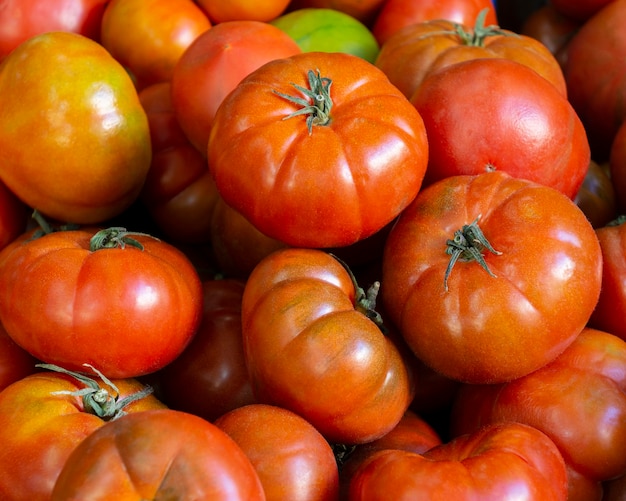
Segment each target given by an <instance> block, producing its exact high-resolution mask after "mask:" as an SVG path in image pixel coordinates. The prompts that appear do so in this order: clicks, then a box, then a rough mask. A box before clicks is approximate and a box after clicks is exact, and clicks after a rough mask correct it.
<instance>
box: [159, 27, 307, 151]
mask: <svg viewBox="0 0 626 501" xmlns="http://www.w3.org/2000/svg"><path fill="white" fill-rule="evenodd" d="M300 52H301V50H300V47H298V44H297V43H296V42H295V40H293V38H291V37H290V36H289V35H287V33H285V32H284V31H282V30H281V29H279V28H277V27H276V26H272V25H271V24H268V23H263V22H260V21H229V22H223V23H220V24H218V25H216V26H213V27H212V28H211V29H210V30H208V31H206V32H205V33H203V34H201V35H200V36H198V37H197V38H196V39H195V40H194V42H193V43H192V44H191V45H190V46H189V47H188V48H187V50H185V52H184V53H183V54H182V56H181V57H180V58H179V60H178V63H177V64H176V66H175V67H174V73H173V75H172V91H171V92H172V103H173V106H174V112H175V113H176V117H177V118H178V122H179V124H180V126H181V128H182V129H183V131H184V132H185V134H186V135H187V137H188V138H189V141H191V144H193V145H194V146H195V147H196V148H197V149H198V151H200V152H201V153H202V155H206V149H207V144H208V141H209V132H210V130H211V125H212V124H213V118H214V117H215V112H216V110H217V108H218V107H219V105H220V104H221V103H222V100H223V99H224V97H226V95H227V94H228V93H229V92H230V91H232V90H233V89H234V88H235V87H236V86H237V84H238V83H239V82H240V81H241V80H242V79H243V78H244V77H246V76H247V75H248V74H249V73H251V72H252V71H253V70H256V69H257V68H258V67H259V66H262V65H263V64H265V63H267V62H269V61H272V60H273V59H278V58H283V57H287V56H291V55H293V54H299V53H300Z"/></svg>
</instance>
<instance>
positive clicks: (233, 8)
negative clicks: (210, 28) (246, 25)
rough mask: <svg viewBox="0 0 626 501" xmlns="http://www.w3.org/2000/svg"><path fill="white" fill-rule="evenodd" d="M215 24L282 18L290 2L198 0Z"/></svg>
mask: <svg viewBox="0 0 626 501" xmlns="http://www.w3.org/2000/svg"><path fill="white" fill-rule="evenodd" d="M196 2H197V3H198V5H200V7H202V9H204V11H205V12H206V13H207V14H208V16H209V18H210V19H211V21H213V22H214V23H215V24H220V23H224V22H227V21H259V22H267V21H271V20H272V19H274V18H276V17H278V16H280V15H281V14H282V13H283V12H284V11H285V9H286V8H287V6H288V5H289V0H263V1H262V2H259V1H258V0H228V1H224V0H196Z"/></svg>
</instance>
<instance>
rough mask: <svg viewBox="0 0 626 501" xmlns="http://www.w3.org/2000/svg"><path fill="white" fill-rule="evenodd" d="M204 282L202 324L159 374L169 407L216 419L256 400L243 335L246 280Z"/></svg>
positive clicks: (162, 391) (162, 395) (165, 400)
mask: <svg viewBox="0 0 626 501" xmlns="http://www.w3.org/2000/svg"><path fill="white" fill-rule="evenodd" d="M202 285H203V297H204V305H203V313H202V321H201V323H200V326H199V327H198V330H197V332H196V334H195V336H194V338H193V340H192V341H191V343H190V344H189V346H187V348H185V351H184V352H183V353H181V354H180V355H179V356H178V357H177V358H176V360H174V361H173V362H172V363H171V364H168V365H167V366H166V367H164V368H163V369H161V370H160V371H159V372H158V374H157V377H158V381H159V383H158V387H159V388H160V390H161V399H162V400H163V401H164V402H165V403H166V404H167V405H168V406H169V407H172V408H174V409H177V410H180V411H185V412H190V413H192V414H196V415H198V416H200V417H203V418H204V419H206V420H208V421H214V420H215V419H217V418H218V417H220V416H221V415H222V414H225V413H226V412H228V411H231V410H233V409H236V408H238V407H241V406H243V405H247V404H252V403H255V400H254V397H253V395H252V386H251V385H250V380H249V378H248V371H247V369H246V362H245V359H244V353H243V341H242V335H241V300H242V297H243V290H244V282H242V281H240V280H228V279H226V280H206V281H204V282H203V284H202Z"/></svg>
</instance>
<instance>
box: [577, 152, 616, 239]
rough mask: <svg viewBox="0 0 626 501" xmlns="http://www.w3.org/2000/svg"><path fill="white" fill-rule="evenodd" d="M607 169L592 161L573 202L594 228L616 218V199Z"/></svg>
mask: <svg viewBox="0 0 626 501" xmlns="http://www.w3.org/2000/svg"><path fill="white" fill-rule="evenodd" d="M608 171H609V169H608V167H607V166H606V164H605V165H599V164H598V162H594V161H593V160H592V161H591V162H589V169H588V170H587V174H586V175H585V180H584V181H583V184H582V186H581V187H580V190H578V193H576V196H575V197H574V202H576V205H578V207H580V210H582V211H583V212H584V213H585V215H586V216H587V219H589V221H590V222H591V224H592V225H593V227H594V228H600V227H602V226H604V225H605V224H607V223H609V222H610V221H612V220H613V219H615V218H616V217H617V197H616V195H615V187H614V186H613V182H612V180H611V177H610V174H609V172H608Z"/></svg>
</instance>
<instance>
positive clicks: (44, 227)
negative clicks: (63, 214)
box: [30, 209, 79, 240]
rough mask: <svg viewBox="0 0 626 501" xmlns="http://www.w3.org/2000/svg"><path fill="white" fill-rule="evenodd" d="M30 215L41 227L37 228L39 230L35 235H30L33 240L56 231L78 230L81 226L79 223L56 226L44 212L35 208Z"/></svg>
mask: <svg viewBox="0 0 626 501" xmlns="http://www.w3.org/2000/svg"><path fill="white" fill-rule="evenodd" d="M30 217H32V218H33V219H34V220H35V221H36V222H37V224H38V225H39V229H37V231H35V232H34V233H33V235H32V236H31V237H30V239H31V240H35V239H36V238H39V237H43V236H44V235H49V234H50V233H54V232H56V231H71V230H77V229H78V228H79V225H77V224H74V223H66V224H62V225H60V226H58V227H54V226H52V225H51V224H50V223H49V222H48V220H47V219H46V218H45V217H44V216H43V214H42V213H41V212H39V211H38V210H37V209H35V210H33V213H32V214H31V216H30Z"/></svg>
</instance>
